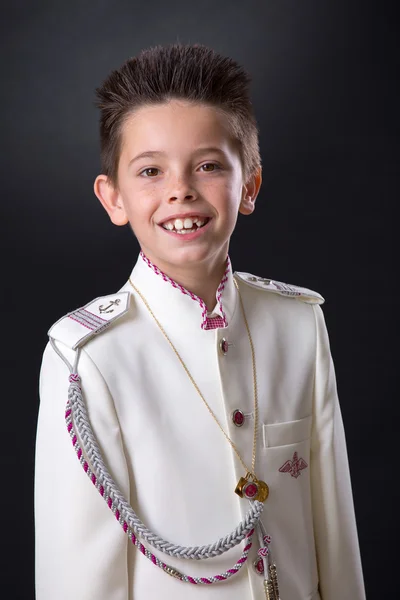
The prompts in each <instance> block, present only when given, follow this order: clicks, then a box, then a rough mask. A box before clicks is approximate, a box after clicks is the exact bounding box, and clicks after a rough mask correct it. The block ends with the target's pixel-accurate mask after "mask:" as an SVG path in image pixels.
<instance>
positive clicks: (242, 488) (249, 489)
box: [129, 277, 269, 502]
mask: <svg viewBox="0 0 400 600" xmlns="http://www.w3.org/2000/svg"><path fill="white" fill-rule="evenodd" d="M233 282H234V284H235V286H236V289H237V292H238V295H239V301H240V307H241V310H242V314H243V319H244V323H245V326H246V330H247V336H248V338H249V343H250V349H251V360H252V366H253V392H254V433H253V452H252V459H251V469H249V468H248V466H247V465H246V463H245V462H244V460H243V458H242V456H241V454H240V452H239V450H238V449H237V448H236V446H235V444H234V443H233V442H232V440H231V438H230V437H229V436H228V434H227V433H226V431H225V430H224V428H223V427H222V425H221V423H220V422H219V420H218V419H217V417H216V415H215V414H214V412H213V410H212V409H211V407H210V405H209V404H208V402H207V401H206V399H205V398H204V396H203V394H202V393H201V391H200V389H199V386H198V385H197V383H196V382H195V380H194V379H193V377H192V375H191V373H190V371H189V369H188V368H187V366H186V364H185V363H184V361H183V359H182V357H181V356H180V354H179V352H178V350H177V349H176V348H175V346H174V344H173V343H172V342H171V340H170V338H169V336H168V334H167V332H166V331H165V329H164V327H163V326H162V325H161V323H160V321H159V320H158V319H157V317H156V316H155V314H154V313H153V311H152V309H151V307H150V305H149V303H148V302H147V300H146V298H145V297H144V296H143V294H142V293H141V292H140V291H139V290H138V288H137V287H136V286H135V285H134V283H133V282H132V280H131V278H130V277H129V283H130V284H131V286H132V288H133V289H134V290H135V292H136V293H137V294H138V295H139V296H140V298H141V299H142V301H143V304H144V305H145V306H146V308H147V310H148V311H149V313H150V314H151V316H152V317H153V319H154V321H155V322H156V324H157V325H158V327H159V329H160V331H161V332H162V334H163V335H164V337H165V338H166V340H167V341H168V343H169V345H170V346H171V348H172V350H173V351H174V353H175V355H176V357H177V358H178V360H179V362H180V363H181V365H182V367H183V368H184V370H185V372H186V374H187V376H188V377H189V379H190V381H191V382H192V384H193V386H194V388H195V389H196V391H197V393H198V394H199V396H200V398H201V399H202V401H203V403H204V404H205V406H206V408H207V409H208V411H209V413H210V414H211V416H212V417H213V419H214V421H215V422H216V423H217V425H218V427H219V428H220V430H221V431H222V433H223V434H224V436H225V438H226V439H227V441H228V442H229V444H230V445H231V446H232V449H233V450H234V452H235V453H236V455H237V457H238V459H239V460H240V462H241V463H242V465H243V467H244V469H245V472H246V475H245V476H244V477H241V478H240V479H239V481H238V483H237V485H236V488H235V493H236V494H238V496H240V497H241V498H247V499H248V500H258V501H259V502H265V500H266V499H267V498H268V494H269V488H268V485H267V484H266V483H265V482H264V481H261V480H260V479H258V478H257V477H256V474H255V464H256V452H257V431H258V393H257V371H256V360H255V352H254V345H253V340H252V337H251V333H250V328H249V324H248V321H247V318H246V313H245V310H244V306H243V300H242V296H241V294H240V290H239V286H238V284H237V281H236V280H235V278H233Z"/></svg>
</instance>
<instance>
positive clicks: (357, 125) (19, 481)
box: [0, 0, 399, 600]
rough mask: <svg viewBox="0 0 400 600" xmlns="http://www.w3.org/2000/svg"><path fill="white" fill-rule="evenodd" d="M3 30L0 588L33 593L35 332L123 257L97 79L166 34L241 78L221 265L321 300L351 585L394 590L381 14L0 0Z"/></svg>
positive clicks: (278, 1) (125, 239)
mask: <svg viewBox="0 0 400 600" xmlns="http://www.w3.org/2000/svg"><path fill="white" fill-rule="evenodd" d="M1 28H2V31H1V38H0V43H1V50H2V52H1V58H2V66H1V80H2V81H1V82H2V94H1V100H0V108H1V112H0V114H1V138H2V152H1V167H2V168H1V172H2V180H1V188H0V189H1V192H2V201H1V211H2V212H1V215H2V219H1V225H2V233H1V242H0V243H1V254H0V256H1V263H2V265H1V267H2V294H1V303H2V304H1V314H2V330H3V336H2V356H3V360H2V365H3V367H4V375H3V377H2V381H3V384H4V385H3V403H2V405H3V427H2V453H1V461H2V473H3V493H2V495H1V505H2V510H1V520H2V532H3V536H2V542H3V544H2V545H3V551H4V554H5V556H6V561H5V562H4V559H3V562H2V563H1V597H2V598H3V597H4V598H7V599H20V598H21V599H24V600H25V599H30V598H33V597H34V592H33V559H34V555H33V542H34V530H33V465H34V441H35V427H36V418H37V409H38V395H37V385H38V374H39V368H40V361H41V354H42V351H43V348H44V346H45V343H46V332H47V330H48V328H49V326H50V325H51V324H52V323H53V322H54V321H55V320H56V319H58V318H59V317H60V316H61V315H62V314H64V313H65V312H67V311H70V310H72V309H74V308H77V307H78V306H81V305H83V304H85V303H86V302H88V301H89V300H91V299H92V298H93V297H96V296H99V295H102V294H108V293H111V292H112V291H115V290H117V289H119V287H120V286H121V285H122V284H123V283H124V282H125V280H126V278H127V276H128V274H129V273H130V270H131V268H132V266H133V263H134V261H135V259H136V254H137V251H138V248H137V245H136V242H135V240H134V238H133V236H132V234H131V233H130V230H129V229H128V228H115V227H113V226H112V225H111V224H110V222H109V220H108V218H107V216H106V214H105V212H104V211H103V209H102V208H101V206H100V204H99V203H98V201H97V199H96V198H95V196H94V194H93V191H92V183H93V180H94V178H95V176H96V175H97V173H98V172H99V150H98V130H97V120H98V115H97V111H96V110H95V108H94V105H93V102H94V89H95V87H96V86H98V85H99V84H100V83H101V82H102V80H103V79H104V78H105V77H106V76H107V74H108V72H109V71H110V70H111V69H112V68H115V67H118V66H119V65H120V64H121V63H122V62H123V61H124V60H125V59H126V58H128V57H129V56H132V55H134V54H136V53H137V52H138V51H139V50H141V49H142V48H145V47H148V46H150V45H155V44H163V43H169V42H174V41H182V42H199V43H203V44H206V45H210V46H212V47H214V48H215V49H216V50H217V51H219V52H221V53H224V54H228V55H230V56H232V57H233V58H235V59H237V60H238V61H239V62H241V63H242V64H243V65H244V66H245V67H246V69H247V70H248V71H249V72H250V74H251V75H252V77H253V85H252V93H253V101H254V107H255V112H256V117H257V120H258V123H259V126H260V130H261V134H260V145H261V154H262V159H263V177H264V179H263V184H262V188H261V192H260V195H259V198H258V202H257V204H258V206H257V209H256V212H255V213H254V215H253V216H251V217H249V218H246V219H239V223H238V227H237V231H236V232H235V234H234V236H233V239H232V245H231V251H230V255H231V258H232V262H233V265H234V268H235V269H236V270H245V271H250V272H253V273H256V274H258V275H261V276H265V277H271V278H275V279H278V280H281V281H286V282H289V283H294V284H298V285H304V286H306V287H310V288H312V289H316V290H318V291H319V292H320V293H321V294H322V295H323V296H324V297H325V298H326V304H325V305H324V313H325V317H326V320H327V324H328V329H329V332H330V338H331V346H332V353H333V356H334V360H335V365H336V372H337V380H338V388H339V394H340V399H341V405H342V413H343V418H344V422H345V427H346V432H347V440H348V452H349V458H350V465H351V472H352V478H353V491H354V500H355V506H356V513H357V521H358V527H359V537H360V545H361V552H362V559H363V566H364V573H365V581H366V588H367V593H368V597H369V598H378V597H379V598H383V597H386V596H388V597H393V596H394V593H395V592H394V590H395V589H397V586H396V588H395V587H394V581H395V578H396V573H395V570H394V553H393V552H394V550H395V548H396V547H397V544H396V546H395V542H396V541H397V538H396V537H395V535H396V533H397V531H398V529H397V531H396V523H395V507H396V508H397V505H398V498H397V499H396V498H395V497H394V491H393V490H394V488H393V485H394V484H395V483H396V479H397V474H398V473H397V443H396V434H397V422H398V416H399V410H398V393H397V394H396V395H395V394H394V388H395V386H394V384H395V370H396V364H397V363H396V362H395V359H396V358H397V337H396V332H395V326H397V310H396V309H397V306H396V303H397V302H396V301H397V296H396V293H395V291H396V290H397V287H398V286H397V278H398V268H397V269H396V270H395V261H394V253H395V250H394V247H395V244H394V238H395V236H396V234H397V227H395V216H394V206H395V202H396V201H397V200H398V189H399V138H398V132H399V119H398V105H399V100H398V96H397V93H396V83H397V81H396V80H397V77H398V69H399V52H398V48H397V45H398V44H397V39H396V37H397V22H396V20H395V13H394V10H393V9H392V6H391V5H390V4H389V3H387V4H385V3H382V2H381V3H377V4H376V6H374V4H373V3H365V2H351V1H350V2H340V1H331V2H324V1H322V0H273V1H268V0H264V1H263V2H261V1H258V2H257V1H255V0H246V2H238V1H234V0H233V1H228V0H221V1H218V2H217V1H216V0H215V1H213V2H211V1H210V0H202V1H201V2H197V3H190V2H183V1H182V0H179V1H177V2H172V3H171V2H169V3H166V2H160V1H159V0H156V1H155V2H141V3H138V2H133V1H130V2H127V1H126V2H124V1H106V0H102V1H97V2H94V1H93V2H90V3H86V2H78V1H77V0H74V1H71V0H70V1H69V2H60V1H54V2H13V3H12V4H11V3H8V5H7V7H6V8H4V7H3V8H2V22H1ZM396 266H397V264H396ZM395 288H396V290H395ZM49 501H51V499H49ZM397 526H398V523H397ZM4 533H5V535H4ZM54 533H55V535H57V524H56V523H55V524H54ZM396 554H397V550H396ZM71 576H73V574H71ZM77 598H78V596H77ZM54 600H57V599H54ZM82 600H83V599H82ZM283 600H290V599H283ZM343 600H344V599H343ZM349 600H350V599H349Z"/></svg>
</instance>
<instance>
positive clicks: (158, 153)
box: [128, 146, 226, 167]
mask: <svg viewBox="0 0 400 600" xmlns="http://www.w3.org/2000/svg"><path fill="white" fill-rule="evenodd" d="M207 152H218V153H219V154H223V155H224V156H226V153H225V152H224V151H223V150H222V149H221V148H218V147H217V146H209V147H207V148H198V149H197V150H195V151H194V152H193V156H197V155H198V154H206V153H207ZM163 155H165V152H163V151H162V150H146V151H145V152H141V153H140V154H138V155H137V156H135V157H134V158H132V160H130V161H129V165H128V166H129V167H130V166H131V164H132V163H134V162H136V161H137V160H139V159H140V158H153V157H154V156H163Z"/></svg>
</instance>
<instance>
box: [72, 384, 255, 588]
mask: <svg viewBox="0 0 400 600" xmlns="http://www.w3.org/2000/svg"><path fill="white" fill-rule="evenodd" d="M69 380H70V392H71V388H72V389H73V390H74V393H73V394H72V393H69V398H68V401H67V406H66V410H65V421H66V424H67V430H68V433H69V435H70V437H71V441H72V444H73V446H74V449H75V452H76V454H77V457H78V459H79V462H80V463H81V465H82V467H83V470H84V471H85V473H86V475H87V476H88V477H89V479H90V480H91V482H92V483H93V485H94V486H95V487H96V489H97V490H98V491H99V493H100V494H101V496H102V497H103V498H104V500H105V501H106V503H107V506H108V507H109V508H110V510H111V511H112V512H113V514H114V516H115V518H116V519H117V521H118V522H119V524H120V525H121V527H122V529H123V530H124V532H125V533H126V534H127V535H128V537H129V539H130V540H131V542H132V543H133V544H134V545H135V546H136V547H137V548H138V549H139V550H140V552H141V553H142V554H143V555H144V556H145V557H146V558H147V559H148V560H150V561H151V562H152V563H153V564H154V565H155V566H157V567H159V568H160V569H162V570H163V571H165V572H166V573H167V574H168V575H170V576H172V577H174V578H176V579H179V580H180V581H183V582H185V583H192V584H195V585H198V584H207V585H209V584H213V583H218V582H220V581H225V580H226V579H229V578H230V577H232V576H233V575H236V574H237V573H238V572H239V571H240V569H241V568H242V567H243V565H244V564H245V563H246V561H247V558H248V554H249V552H250V549H251V547H252V545H253V542H252V536H253V533H254V528H251V529H250V530H249V531H247V529H245V530H244V531H246V533H245V534H244V535H242V536H241V539H239V542H240V541H242V539H245V540H246V545H245V547H244V549H243V552H242V555H241V557H240V558H239V560H238V561H237V562H236V563H235V564H234V565H233V566H232V567H231V568H230V569H228V570H227V571H225V572H223V573H220V574H218V575H214V576H211V577H192V576H190V575H186V574H184V573H181V572H180V571H178V570H177V569H175V568H174V567H172V566H170V565H168V564H166V563H164V562H163V561H161V560H160V559H159V558H157V556H155V555H154V554H153V553H152V552H151V551H150V550H149V549H148V548H146V546H144V544H142V543H141V542H140V540H139V539H138V537H137V536H136V535H135V529H136V530H137V529H138V527H137V526H135V524H133V526H130V525H129V524H128V522H129V521H130V515H129V514H124V512H125V511H124V507H123V506H122V504H121V503H120V502H119V501H118V499H116V497H115V492H117V493H118V494H119V495H120V496H121V498H122V499H123V497H122V494H121V493H120V492H119V490H118V489H117V488H116V486H115V484H114V486H115V488H116V489H115V490H112V489H111V487H112V486H111V485H107V484H109V483H110V482H106V481H105V478H104V477H103V482H104V484H105V485H103V484H102V483H101V478H98V477H97V476H96V473H95V472H94V470H92V469H91V468H90V466H89V463H88V462H87V461H86V459H85V458H84V456H83V451H82V448H81V447H80V445H79V442H78V436H77V434H76V432H75V430H74V425H73V417H74V416H75V415H74V409H73V408H72V407H73V405H74V404H73V402H72V403H71V396H72V395H73V396H75V400H76V396H77V395H78V396H79V395H80V396H81V390H80V387H79V381H80V377H79V375H77V374H76V373H72V374H71V375H70V377H69ZM78 390H79V392H78V393H77V391H78ZM78 410H79V409H78ZM88 428H89V429H90V424H88ZM78 430H79V429H78ZM100 460H101V458H100ZM102 475H103V476H104V473H103V474H102ZM259 504H261V503H259ZM128 506H129V505H128ZM129 508H130V507H129ZM131 512H132V513H133V515H135V513H134V511H133V509H131ZM135 516H136V515H135ZM137 520H138V521H139V519H137ZM139 523H140V521H139ZM255 523H256V525H258V520H257V521H256V522H255ZM147 531H149V530H147ZM150 533H151V532H150ZM140 534H141V535H142V532H140ZM143 537H146V536H145V535H144V536H143ZM154 537H157V536H154ZM227 537H229V536H227ZM159 539H161V538H159ZM147 541H148V542H149V543H150V544H151V545H153V546H155V547H158V548H159V550H161V551H162V552H164V553H167V554H169V555H175V556H178V557H179V558H189V559H190V558H197V559H201V558H209V557H211V556H218V555H220V554H223V553H224V552H226V551H227V550H229V549H230V548H231V547H234V546H236V545H237V544H238V543H239V542H238V541H236V540H235V543H234V544H232V545H231V546H230V547H227V548H226V549H225V548H224V549H220V550H218V545H219V543H218V542H217V544H213V546H214V547H215V549H214V550H213V551H212V553H210V552H208V551H206V552H200V554H201V555H195V552H194V551H195V550H200V551H201V550H204V549H206V550H208V548H209V547H207V546H205V547H195V548H185V547H180V546H179V547H177V548H181V549H183V550H186V552H179V553H178V552H173V548H174V545H173V544H170V543H169V542H164V543H165V544H167V545H168V547H164V548H163V547H161V546H159V545H156V544H155V540H154V539H149V538H147ZM222 541H223V540H219V542H222Z"/></svg>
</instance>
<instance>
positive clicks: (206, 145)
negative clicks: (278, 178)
mask: <svg viewBox="0 0 400 600" xmlns="http://www.w3.org/2000/svg"><path fill="white" fill-rule="evenodd" d="M149 152H152V153H154V154H153V155H151V156H149V155H147V156H141V157H140V156H139V155H141V154H143V153H149ZM260 184H261V170H260V173H259V175H258V176H257V177H255V178H253V179H252V180H251V181H249V182H247V184H246V185H245V182H244V181H243V177H242V166H241V162H240V157H239V152H238V149H237V147H236V146H235V144H234V142H233V141H232V139H231V137H230V135H229V133H228V128H227V122H226V121H225V117H224V116H223V115H221V114H220V113H219V112H218V111H217V110H216V109H214V108H212V107H208V106H205V105H201V104H195V105H193V104H189V103H185V102H182V101H177V100H173V101H171V102H170V103H168V104H162V105H157V106H152V107H142V108H140V109H139V110H138V111H136V112H135V113H134V114H132V115H131V116H129V117H128V119H127V121H126V122H125V123H124V125H123V130H122V145H121V155H120V161H119V168H118V189H114V188H113V187H112V186H111V185H110V183H109V181H108V179H107V177H106V176H104V175H99V177H98V178H97V179H96V182H95V193H96V195H97V196H98V198H99V199H100V201H101V202H102V204H103V206H104V207H105V209H106V210H107V212H108V214H109V216H110V218H111V220H112V221H113V223H115V224H116V225H124V224H126V223H127V222H129V223H130V225H131V227H132V229H133V231H134V233H135V235H136V237H137V239H138V241H139V244H140V246H141V249H142V250H143V252H144V253H145V254H146V255H147V256H148V258H149V259H150V260H151V261H152V262H154V263H155V264H156V265H157V266H158V267H159V268H160V269H161V270H164V271H166V272H167V273H168V272H171V270H172V271H173V270H174V268H175V269H176V268H178V269H186V268H191V267H195V266H199V265H201V264H203V266H206V267H210V268H212V267H213V266H216V267H219V266H220V265H221V264H222V263H223V262H224V261H225V259H226V256H227V252H228V246H229V239H230V237H231V234H232V232H233V230H234V228H235V224H236V220H237V216H238V211H240V212H242V213H243V214H250V213H251V212H252V211H253V209H254V202H255V199H256V196H257V193H258V190H259V187H260ZM185 218H186V219H188V218H190V219H191V220H192V223H190V221H188V220H187V221H186V223H185ZM179 221H181V222H179ZM196 221H197V223H196ZM172 226H173V227H174V228H173V229H172ZM182 226H183V229H180V227H182ZM185 227H186V230H187V228H189V229H190V233H178V231H184V230H185Z"/></svg>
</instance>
